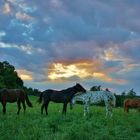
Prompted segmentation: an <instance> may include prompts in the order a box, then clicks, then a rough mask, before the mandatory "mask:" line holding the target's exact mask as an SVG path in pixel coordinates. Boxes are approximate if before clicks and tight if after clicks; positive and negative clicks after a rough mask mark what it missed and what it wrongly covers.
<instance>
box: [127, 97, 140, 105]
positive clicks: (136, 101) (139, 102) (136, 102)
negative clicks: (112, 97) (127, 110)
mask: <svg viewBox="0 0 140 140" xmlns="http://www.w3.org/2000/svg"><path fill="white" fill-rule="evenodd" d="M126 106H130V107H138V106H139V107H140V99H126V100H125V101H124V107H126Z"/></svg>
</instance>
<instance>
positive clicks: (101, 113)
mask: <svg viewBox="0 0 140 140" xmlns="http://www.w3.org/2000/svg"><path fill="white" fill-rule="evenodd" d="M29 98H30V100H31V101H32V103H33V105H34V107H33V108H29V107H27V110H26V113H25V114H24V113H23V109H21V112H20V115H17V114H16V112H17V106H16V103H15V104H10V103H9V104H7V114H6V115H3V114H2V111H1V110H2V106H1V105H0V140H139V139H140V114H139V112H137V111H136V110H131V111H130V113H129V114H127V113H124V111H123V108H115V109H114V110H113V117H112V118H110V117H106V116H105V108H104V107H97V106H91V108H90V114H89V115H88V116H86V117H84V116H83V106H82V105H77V104H76V105H75V106H74V108H73V110H70V108H69V105H68V110H67V114H66V116H65V115H62V113H61V112H62V107H63V106H62V104H56V103H50V104H49V108H48V113H49V115H48V116H46V115H45V112H44V115H41V114H40V105H39V104H38V103H37V102H36V100H37V97H29Z"/></svg>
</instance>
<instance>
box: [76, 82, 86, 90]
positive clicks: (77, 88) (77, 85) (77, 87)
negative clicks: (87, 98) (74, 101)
mask: <svg viewBox="0 0 140 140" xmlns="http://www.w3.org/2000/svg"><path fill="white" fill-rule="evenodd" d="M75 89H76V92H86V90H85V89H84V88H83V87H82V86H81V85H80V84H79V83H76V85H75Z"/></svg>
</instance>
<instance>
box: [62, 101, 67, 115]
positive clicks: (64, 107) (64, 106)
mask: <svg viewBox="0 0 140 140" xmlns="http://www.w3.org/2000/svg"><path fill="white" fill-rule="evenodd" d="M66 112H67V102H65V103H64V105H63V114H65V115H66Z"/></svg>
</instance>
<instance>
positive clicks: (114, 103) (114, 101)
mask: <svg viewBox="0 0 140 140" xmlns="http://www.w3.org/2000/svg"><path fill="white" fill-rule="evenodd" d="M113 105H114V107H115V106H116V96H115V95H114V98H113Z"/></svg>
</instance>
